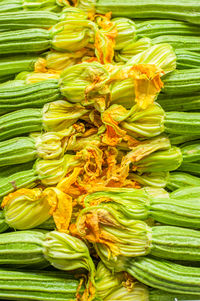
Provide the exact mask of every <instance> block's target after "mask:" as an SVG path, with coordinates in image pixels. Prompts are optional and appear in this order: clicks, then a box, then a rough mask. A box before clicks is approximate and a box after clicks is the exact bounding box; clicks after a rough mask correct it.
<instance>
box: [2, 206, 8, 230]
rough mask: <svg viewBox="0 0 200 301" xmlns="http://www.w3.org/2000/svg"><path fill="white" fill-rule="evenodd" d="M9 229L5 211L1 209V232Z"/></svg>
mask: <svg viewBox="0 0 200 301" xmlns="http://www.w3.org/2000/svg"><path fill="white" fill-rule="evenodd" d="M8 229H9V226H8V224H6V222H5V217H4V212H3V211H2V210H0V233H2V232H5V231H6V230H8Z"/></svg>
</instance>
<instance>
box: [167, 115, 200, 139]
mask: <svg viewBox="0 0 200 301" xmlns="http://www.w3.org/2000/svg"><path fill="white" fill-rule="evenodd" d="M165 132H167V133H171V134H176V135H177V134H183V135H199V133H200V113H197V112H195V113H193V112H166V119H165Z"/></svg>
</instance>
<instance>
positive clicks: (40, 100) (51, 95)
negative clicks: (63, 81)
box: [0, 79, 62, 114]
mask: <svg viewBox="0 0 200 301" xmlns="http://www.w3.org/2000/svg"><path fill="white" fill-rule="evenodd" d="M58 99H62V97H61V95H60V92H59V86H58V80H56V79H49V80H45V81H41V82H38V83H34V84H26V83H25V82H24V81H18V80H14V81H10V82H7V83H4V84H1V85H0V114H5V113H7V112H11V111H15V110H19V109H24V108H42V107H43V105H44V104H45V103H48V102H51V101H54V100H58Z"/></svg>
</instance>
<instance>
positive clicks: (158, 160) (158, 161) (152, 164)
mask: <svg viewBox="0 0 200 301" xmlns="http://www.w3.org/2000/svg"><path fill="white" fill-rule="evenodd" d="M182 160H183V159H182V153H181V151H180V149H179V148H178V147H171V148H170V149H168V150H163V151H156V152H155V153H152V154H150V155H149V156H146V157H144V158H143V159H141V160H139V161H138V162H134V163H133V167H132V170H133V171H137V172H138V173H139V174H142V173H145V172H160V171H166V172H167V171H172V170H175V169H177V168H178V167H179V166H180V165H181V163H182Z"/></svg>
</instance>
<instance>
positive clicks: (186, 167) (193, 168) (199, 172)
mask: <svg viewBox="0 0 200 301" xmlns="http://www.w3.org/2000/svg"><path fill="white" fill-rule="evenodd" d="M178 170H180V171H184V172H188V173H191V174H192V175H195V176H200V162H185V163H184V162H183V163H182V164H181V166H180V167H179V168H178Z"/></svg>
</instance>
